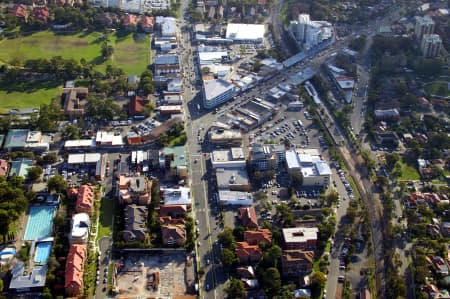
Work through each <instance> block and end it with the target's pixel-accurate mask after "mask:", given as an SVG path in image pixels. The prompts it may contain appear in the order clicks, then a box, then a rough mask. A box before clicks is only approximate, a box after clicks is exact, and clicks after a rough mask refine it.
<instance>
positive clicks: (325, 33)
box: [289, 14, 333, 50]
mask: <svg viewBox="0 0 450 299" xmlns="http://www.w3.org/2000/svg"><path fill="white" fill-rule="evenodd" d="M289 32H290V34H291V35H292V37H293V38H294V39H295V41H296V42H297V44H298V45H299V46H300V47H301V48H302V49H304V50H309V49H311V48H313V47H315V46H317V45H319V44H321V43H322V42H325V41H328V40H331V39H332V38H333V25H331V23H329V22H326V21H311V20H310V18H309V14H299V15H298V19H297V20H294V21H291V22H290V24H289Z"/></svg>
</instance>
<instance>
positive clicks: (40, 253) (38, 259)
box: [34, 242, 52, 264]
mask: <svg viewBox="0 0 450 299" xmlns="http://www.w3.org/2000/svg"><path fill="white" fill-rule="evenodd" d="M51 249H52V243H51V242H41V243H38V244H37V245H36V252H35V254H34V262H35V263H41V264H44V263H46V262H47V260H48V257H49V256H50V251H51Z"/></svg>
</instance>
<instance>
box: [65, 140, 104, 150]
mask: <svg viewBox="0 0 450 299" xmlns="http://www.w3.org/2000/svg"><path fill="white" fill-rule="evenodd" d="M96 146H97V144H96V142H95V138H91V139H79V140H67V141H66V142H64V149H66V150H68V151H74V150H89V149H94V148H95V147H96Z"/></svg>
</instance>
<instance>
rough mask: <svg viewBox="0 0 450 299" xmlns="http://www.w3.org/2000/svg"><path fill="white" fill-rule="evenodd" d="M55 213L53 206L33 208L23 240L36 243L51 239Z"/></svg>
mask: <svg viewBox="0 0 450 299" xmlns="http://www.w3.org/2000/svg"><path fill="white" fill-rule="evenodd" d="M54 212H55V207H53V206H33V207H31V208H30V214H29V215H28V223H27V228H26V230H25V236H24V237H23V239H24V240H30V241H35V240H41V239H45V238H48V237H51V233H52V223H53V214H54Z"/></svg>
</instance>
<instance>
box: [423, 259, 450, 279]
mask: <svg viewBox="0 0 450 299" xmlns="http://www.w3.org/2000/svg"><path fill="white" fill-rule="evenodd" d="M426 259H427V262H428V264H429V265H431V266H432V267H433V269H434V271H435V272H436V274H438V275H441V276H447V275H448V273H449V271H448V268H449V265H448V264H447V262H446V261H445V260H444V259H443V258H442V257H440V256H431V257H429V256H427V258H426Z"/></svg>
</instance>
